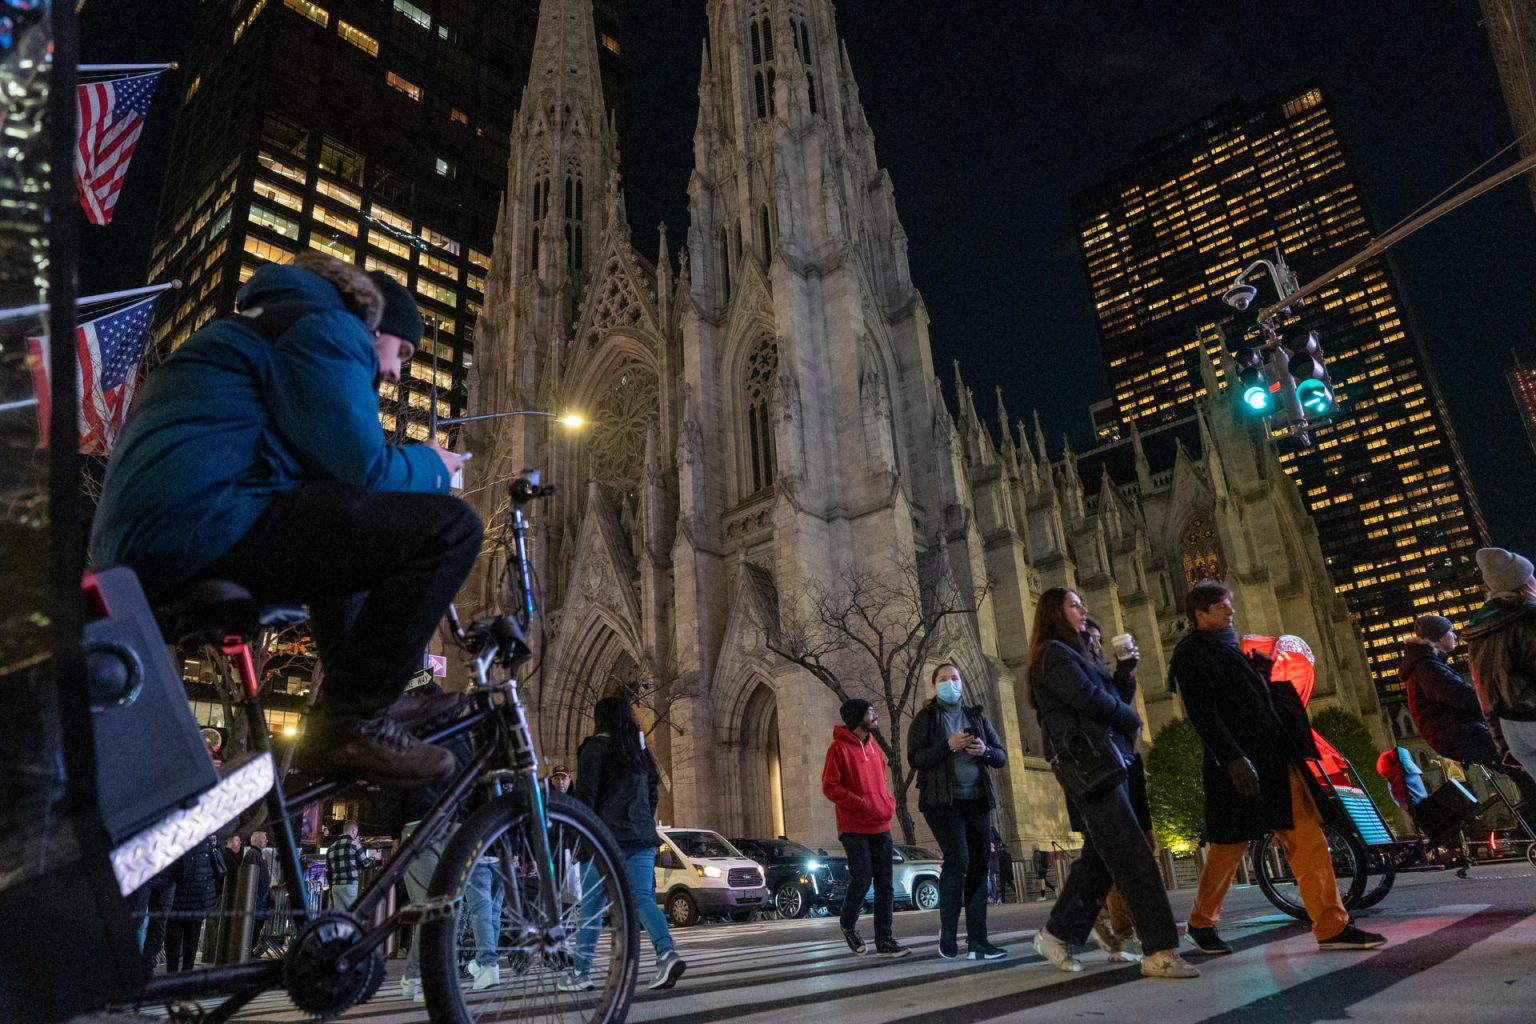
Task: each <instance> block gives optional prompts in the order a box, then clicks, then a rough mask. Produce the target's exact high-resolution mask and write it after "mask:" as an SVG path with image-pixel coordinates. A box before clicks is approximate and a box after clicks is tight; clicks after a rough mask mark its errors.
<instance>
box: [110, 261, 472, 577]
mask: <svg viewBox="0 0 1536 1024" xmlns="http://www.w3.org/2000/svg"><path fill="white" fill-rule="evenodd" d="M332 264H335V265H336V266H334V267H333V266H332ZM305 267H309V268H311V269H304V268H305ZM338 268H340V269H338ZM350 269H352V268H346V265H345V264H340V262H339V261H335V260H330V261H328V262H327V261H322V260H304V261H302V262H301V263H300V265H298V266H294V265H285V266H278V265H276V264H268V265H266V266H263V267H262V268H260V269H259V270H257V271H256V273H255V274H254V275H252V277H251V279H250V280H249V281H248V282H246V284H245V286H244V287H243V288H241V289H240V292H239V295H238V297H237V301H238V303H239V306H240V308H241V309H242V310H244V311H246V312H247V313H248V314H250V313H255V312H256V311H257V310H262V309H266V310H272V309H274V308H275V307H277V306H278V305H279V304H282V305H284V306H285V308H286V309H288V310H290V311H291V310H298V311H299V313H300V314H301V315H298V316H297V317H296V318H295V319H293V320H292V321H291V322H290V323H288V325H287V327H286V329H284V330H283V331H282V333H281V334H279V335H278V336H276V337H275V338H273V339H271V340H269V339H268V337H267V336H266V334H264V333H263V331H262V330H261V329H259V328H258V327H257V326H256V324H255V320H254V318H253V317H252V316H250V315H243V316H230V317H225V318H224V319H222V320H218V321H216V322H214V323H213V324H210V325H209V326H207V327H205V328H203V329H202V330H201V331H198V332H197V333H196V334H194V335H193V336H192V338H191V339H190V340H188V341H187V343H186V344H185V345H182V346H181V347H180V348H178V349H177V350H176V351H175V352H173V353H171V355H170V356H169V357H168V358H167V359H166V360H165V362H164V363H162V364H161V365H160V367H159V368H158V369H157V370H155V372H154V373H152V374H150V375H149V376H148V378H147V381H146V384H145V387H144V391H143V393H142V394H141V395H140V397H139V400H138V403H137V405H136V406H135V407H134V410H133V413H132V414H131V415H130V416H129V419H128V422H127V424H126V426H125V427H124V428H123V432H122V433H121V434H120V435H119V438H118V442H117V447H116V450H115V451H114V452H113V453H112V459H111V462H110V463H109V464H108V466H107V475H106V481H105V483H104V484H103V488H102V499H101V504H100V506H99V507H98V509H97V512H96V517H95V522H94V524H93V529H92V533H91V559H92V561H93V563H94V564H95V565H97V566H99V567H109V566H115V565H127V566H129V567H130V568H132V569H133V570H134V571H135V572H137V573H138V574H139V577H140V580H141V581H142V582H143V583H144V585H145V589H146V590H147V591H148V592H149V593H150V595H151V597H152V598H153V599H157V600H158V599H163V598H164V597H165V596H168V595H169V594H170V593H171V592H173V591H174V590H175V589H176V588H178V587H180V586H181V585H183V584H184V583H186V582H187V581H188V580H190V579H192V578H193V577H194V576H195V575H196V573H197V572H198V571H199V570H200V569H202V568H203V567H204V566H206V565H208V564H209V563H210V562H212V561H213V560H214V559H216V558H218V557H219V556H220V555H222V554H224V552H226V551H228V550H229V549H230V548H231V547H233V546H234V544H235V542H236V541H238V540H239V539H240V538H241V537H243V536H244V535H245V534H246V533H247V532H248V531H249V530H250V529H251V527H252V526H254V525H255V523H256V521H257V519H259V518H260V517H261V515H262V513H263V512H264V511H265V510H266V508H267V506H268V505H269V504H270V503H271V502H272V500H273V498H275V497H276V496H277V495H279V494H283V493H286V492H288V491H292V490H295V489H297V488H298V487H299V486H300V485H302V484H304V483H306V482H309V481H315V480H332V481H339V482H341V483H345V484H350V485H352V486H355V487H359V488H362V489H364V490H368V491H417V492H433V493H439V494H446V493H448V491H449V478H448V473H447V471H446V470H445V469H444V467H443V463H442V460H441V459H439V458H438V457H437V455H436V454H434V453H433V452H432V451H431V450H430V449H428V448H426V447H425V446H422V445H410V446H402V445H393V444H386V443H385V442H384V432H383V429H382V427H381V426H380V424H379V396H378V391H377V389H376V384H375V380H376V377H377V375H378V372H379V361H378V355H377V353H376V352H375V351H374V347H373V337H372V334H371V333H370V328H369V326H368V324H367V323H365V321H364V320H363V319H360V318H359V317H360V316H363V317H369V318H371V320H372V321H373V322H374V323H377V322H378V313H379V309H380V307H381V306H382V300H381V299H380V298H379V294H378V291H377V289H375V288H373V285H372V283H371V282H369V281H368V280H367V277H366V275H363V274H362V273H361V272H360V271H359V272H358V273H357V274H356V277H360V278H361V279H362V280H361V281H360V282H359V281H357V280H356V279H355V278H354V277H353V276H352V275H351V274H350V273H349V272H348V271H349V270H350ZM370 291H371V295H370V294H368V292H370Z"/></svg>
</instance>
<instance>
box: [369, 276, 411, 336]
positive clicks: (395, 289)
mask: <svg viewBox="0 0 1536 1024" xmlns="http://www.w3.org/2000/svg"><path fill="white" fill-rule="evenodd" d="M368 276H369V277H370V278H372V279H373V283H374V284H376V285H378V287H379V291H380V292H382V293H383V295H384V315H383V316H381V317H380V318H379V326H378V327H377V328H376V329H377V330H378V332H379V333H380V334H393V335H394V336H395V337H397V338H399V339H401V340H402V341H407V342H410V344H411V347H412V348H416V347H419V346H420V345H421V310H419V309H417V308H416V299H415V297H414V296H412V295H411V293H410V292H409V291H407V290H406V287H405V285H403V284H401V283H400V282H399V281H396V280H395V279H394V278H392V277H390V276H389V275H388V274H386V273H384V271H382V270H375V271H372V272H370V273H369V275H368Z"/></svg>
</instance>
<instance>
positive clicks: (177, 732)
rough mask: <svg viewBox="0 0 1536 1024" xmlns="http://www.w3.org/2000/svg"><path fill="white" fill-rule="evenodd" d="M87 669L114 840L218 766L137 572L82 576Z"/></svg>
mask: <svg viewBox="0 0 1536 1024" xmlns="http://www.w3.org/2000/svg"><path fill="white" fill-rule="evenodd" d="M83 590H84V598H85V618H86V622H85V629H84V633H83V637H82V640H81V646H82V648H83V649H84V651H85V664H86V676H87V680H88V682H89V685H90V690H91V725H92V731H93V737H94V740H95V749H96V789H97V794H98V796H99V799H100V806H101V817H102V820H103V821H104V822H105V823H106V826H107V832H108V833H109V834H110V835H111V837H112V842H113V844H114V845H116V844H117V843H120V842H122V841H123V840H124V839H127V838H128V837H129V836H131V835H133V834H134V833H136V832H138V831H140V830H141V829H143V828H144V827H146V826H147V825H150V824H152V823H154V822H155V821H158V820H159V819H160V818H163V817H164V816H165V815H166V814H167V813H169V812H170V811H172V810H175V809H176V808H179V807H185V806H188V805H189V804H192V803H194V802H196V800H197V798H198V796H199V795H200V794H202V793H203V792H205V791H206V790H208V789H211V788H212V787H213V786H214V784H215V783H217V782H218V773H217V771H215V769H214V767H213V761H212V759H211V758H210V757H209V756H208V748H207V747H206V746H204V744H203V739H202V736H201V735H200V733H199V731H198V726H197V720H196V719H195V718H194V717H193V716H192V710H191V708H190V707H188V705H187V696H186V691H185V689H184V688H183V686H182V681H181V676H180V675H179V674H178V673H177V671H176V667H175V665H173V664H172V663H171V656H170V653H169V652H168V651H167V649H166V646H165V641H164V640H162V639H161V637H160V630H159V627H158V626H157V625H156V624H155V619H154V616H153V615H152V614H151V613H150V610H149V603H148V601H146V600H145V597H144V591H143V589H142V588H140V586H139V581H138V578H137V577H135V576H134V574H133V572H132V571H131V570H128V569H122V568H118V569H108V570H106V571H104V572H100V573H96V574H94V575H90V576H87V577H86V578H85V582H84V586H83Z"/></svg>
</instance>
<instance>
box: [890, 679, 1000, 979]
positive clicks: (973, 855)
mask: <svg viewBox="0 0 1536 1024" xmlns="http://www.w3.org/2000/svg"><path fill="white" fill-rule="evenodd" d="M932 683H933V699H932V700H930V701H929V702H928V703H927V704H925V705H923V707H922V709H921V710H919V711H918V713H917V714H916V715H914V716H913V718H912V725H911V728H909V729H908V730H907V763H908V764H910V765H911V766H912V767H913V768H914V769H916V771H917V788H918V792H919V793H920V796H919V798H918V809H919V810H921V811H922V812H923V817H924V818H925V819H926V820H927V822H928V827H929V828H930V829H932V830H933V835H934V838H935V839H937V840H938V843H939V849H940V850H942V851H943V853H944V867H943V869H942V871H941V872H940V873H939V955H940V956H942V957H944V958H945V959H953V958H954V957H956V956H959V955H960V950H959V942H958V931H959V925H960V908H961V907H964V908H965V944H966V957H967V959H970V960H996V959H997V958H998V957H1001V956H1006V955H1007V951H1006V950H1003V949H1000V948H998V947H997V946H994V945H992V943H990V942H988V941H987V852H988V851H987V846H988V842H989V841H990V839H991V837H992V823H991V814H992V808H994V807H996V806H997V785H996V783H995V782H994V781H993V778H992V773H993V772H994V771H995V770H997V769H998V768H1001V767H1002V766H1003V765H1005V764H1007V763H1008V754H1007V752H1006V751H1004V750H1003V741H1002V740H1001V739H1000V738H999V737H998V735H997V730H996V729H994V728H992V723H991V722H989V721H987V717H986V715H985V714H984V713H983V712H982V709H981V705H979V704H976V705H972V706H969V707H967V706H966V705H965V704H964V703H963V699H964V697H965V684H964V682H963V681H962V680H961V678H960V669H958V668H957V667H955V666H954V665H953V664H950V663H948V662H946V663H944V664H942V665H940V666H939V667H938V668H936V669H934V671H933V677H932Z"/></svg>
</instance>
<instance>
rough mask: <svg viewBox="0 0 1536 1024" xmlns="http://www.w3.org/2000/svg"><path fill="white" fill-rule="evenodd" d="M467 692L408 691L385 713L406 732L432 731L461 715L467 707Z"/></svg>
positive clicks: (385, 710)
mask: <svg viewBox="0 0 1536 1024" xmlns="http://www.w3.org/2000/svg"><path fill="white" fill-rule="evenodd" d="M464 698H465V694H462V693H432V692H430V691H428V690H421V691H418V692H415V693H407V694H405V695H404V696H403V697H401V698H400V699H399V700H397V701H395V702H394V703H393V704H391V705H390V706H389V707H387V708H385V709H384V713H385V714H386V715H388V716H389V717H390V718H391V719H393V720H394V721H395V723H396V724H397V725H399V726H400V727H401V728H403V729H404V730H405V731H406V732H414V733H421V732H431V731H432V730H433V729H437V728H441V727H442V726H444V725H447V724H448V723H449V722H451V721H453V720H454V719H455V718H458V717H459V713H460V712H462V711H463V710H464V707H465V703H466V702H465V699H464Z"/></svg>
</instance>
